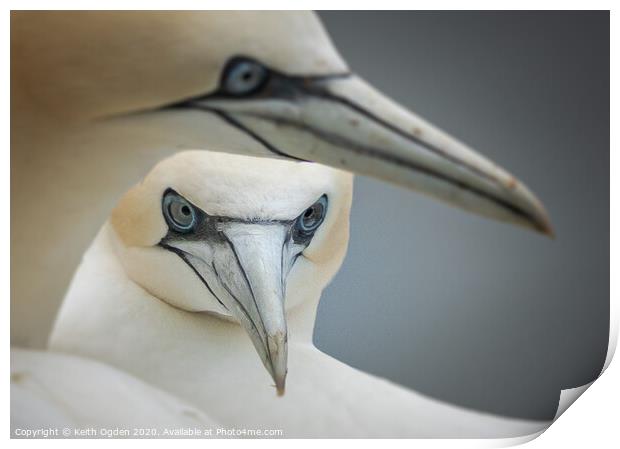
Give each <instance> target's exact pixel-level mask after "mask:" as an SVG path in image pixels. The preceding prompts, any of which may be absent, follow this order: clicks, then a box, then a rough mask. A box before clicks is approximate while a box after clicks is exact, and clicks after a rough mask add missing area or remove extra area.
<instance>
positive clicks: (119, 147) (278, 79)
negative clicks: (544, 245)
mask: <svg viewBox="0 0 620 449" xmlns="http://www.w3.org/2000/svg"><path fill="white" fill-rule="evenodd" d="M386 70H392V68H389V67H386ZM181 149H209V150H212V151H222V152H232V153H241V154H247V155H255V156H264V157H271V158H283V159H287V160H293V161H302V160H309V161H317V162H320V163H323V164H326V165H330V166H334V167H336V168H340V169H343V170H347V171H351V172H355V173H362V174H366V175H371V176H375V177H377V178H380V179H383V180H386V181H389V182H392V183H397V184H399V185H403V186H405V187H408V188H412V189H415V190H417V191H420V192H422V193H426V194H430V195H433V196H435V197H437V198H439V199H441V200H445V201H448V202H450V203H452V204H455V205H458V206H460V207H462V208H464V209H468V210H470V211H473V212H476V213H480V214H483V215H486V216H490V217H493V218H496V219H500V220H504V221H510V222H513V223H517V224H520V225H524V226H528V227H531V228H534V229H537V230H539V231H542V232H545V233H550V232H551V227H550V224H549V220H548V218H547V215H546V213H545V211H544V208H543V207H542V205H541V203H540V202H539V201H538V200H537V199H536V197H535V196H534V195H533V194H532V193H531V192H530V191H529V190H528V189H527V188H526V187H525V186H524V185H523V184H522V183H520V182H519V181H518V180H517V179H516V178H515V177H513V176H512V175H510V174H509V173H508V172H506V171H505V170H503V169H501V168H500V167H498V166H496V165H495V164H493V163H492V162H490V161H489V160H487V159H486V158H484V157H482V156H480V155H479V154H477V153H476V152H474V151H473V150H471V149H470V148H468V147H467V146H466V145H464V144H462V143H460V142H458V141H457V140H456V139H454V138H452V137H450V136H449V135H447V134H446V133H444V132H442V131H440V130H439V129H437V128H435V127H434V126H432V125H430V124H429V123H427V122H425V121H424V120H422V119H421V118H419V117H417V116H416V115H415V114H413V113H411V112H409V111H407V110H406V109H404V108H402V107H401V106H399V105H398V104H396V103H394V102H393V101H391V100H390V99H388V98H386V97H385V96H383V95H382V94H381V93H379V92H377V91H376V90H375V89H373V88H372V87H371V86H370V85H369V84H367V83H366V82H365V81H364V80H362V79H361V78H360V77H358V76H356V75H355V74H354V73H353V72H352V71H351V69H350V68H349V67H348V66H347V64H346V63H345V62H344V60H343V59H342V58H341V56H340V55H339V54H338V52H337V51H336V50H335V48H334V47H333V45H332V43H331V41H330V39H329V37H328V35H327V33H326V32H325V30H324V29H323V27H322V25H321V23H320V21H319V20H318V18H317V17H316V16H315V15H314V14H312V13H309V12H248V11H217V12H213V11H208V12H195V11H192V12H147V11H144V12H111V11H105V12H102V11H97V12H67V11H58V12H49V11H47V12H13V13H12V14H11V230H12V232H11V289H12V301H11V315H12V321H11V323H12V341H13V343H14V344H22V345H29V346H41V345H42V344H43V342H44V341H45V339H46V337H47V334H48V330H49V328H50V326H51V322H52V317H53V316H54V314H55V311H56V309H57V306H58V304H59V303H60V301H61V298H62V296H63V294H64V292H65V291H66V287H67V285H68V284H69V281H70V278H71V274H72V273H73V271H74V269H75V267H76V266H77V265H78V262H79V259H80V257H81V255H82V253H83V251H84V250H85V249H86V247H87V246H88V243H89V242H90V241H91V239H92V238H93V237H94V235H95V234H96V231H97V229H98V227H99V225H100V223H102V222H103V221H104V220H105V218H106V217H107V215H108V214H109V211H110V210H111V208H112V206H113V204H114V201H115V199H116V198H118V196H120V195H121V194H122V193H123V192H124V191H125V190H126V189H127V188H129V187H130V186H131V185H132V184H133V183H134V182H135V181H136V180H137V179H139V178H140V177H141V176H143V174H144V173H145V172H146V170H147V169H148V168H149V167H150V166H152V165H153V164H154V163H155V162H157V161H159V160H161V159H162V158H163V157H165V156H167V155H170V154H172V153H174V152H175V151H179V150H181ZM43 224H44V227H43Z"/></svg>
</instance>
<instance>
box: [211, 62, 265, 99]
mask: <svg viewBox="0 0 620 449" xmlns="http://www.w3.org/2000/svg"><path fill="white" fill-rule="evenodd" d="M268 76H269V71H268V70H267V69H266V68H265V67H264V66H263V65H262V64H260V63H259V62H257V61H254V60H252V59H248V58H241V57H237V58H233V59H232V60H230V61H229V62H228V64H227V65H226V68H225V69H224V73H223V75H222V80H221V82H220V88H221V89H222V91H223V92H225V93H226V94H228V95H233V96H235V97H243V96H247V95H251V94H253V93H255V92H256V91H258V90H259V89H260V88H261V87H263V86H264V85H265V83H266V82H267V78H268Z"/></svg>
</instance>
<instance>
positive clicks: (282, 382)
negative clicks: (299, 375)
mask: <svg viewBox="0 0 620 449" xmlns="http://www.w3.org/2000/svg"><path fill="white" fill-rule="evenodd" d="M275 387H276V394H277V396H278V397H282V396H284V393H285V392H286V377H282V378H278V379H276V385H275Z"/></svg>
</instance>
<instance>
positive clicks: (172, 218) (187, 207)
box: [163, 192, 196, 233]
mask: <svg viewBox="0 0 620 449" xmlns="http://www.w3.org/2000/svg"><path fill="white" fill-rule="evenodd" d="M163 211H164V217H166V221H167V222H168V226H170V228H172V229H173V230H175V231H177V232H183V233H185V232H189V231H191V230H192V229H193V228H194V226H195V224H196V210H195V209H194V206H192V205H191V204H190V203H189V201H187V200H186V199H185V198H183V197H182V196H181V195H179V194H178V193H176V192H168V193H166V195H165V196H164V201H163Z"/></svg>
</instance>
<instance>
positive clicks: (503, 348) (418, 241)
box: [315, 11, 609, 419]
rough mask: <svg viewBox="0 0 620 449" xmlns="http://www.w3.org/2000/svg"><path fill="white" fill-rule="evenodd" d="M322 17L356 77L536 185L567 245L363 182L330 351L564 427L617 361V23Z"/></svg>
mask: <svg viewBox="0 0 620 449" xmlns="http://www.w3.org/2000/svg"><path fill="white" fill-rule="evenodd" d="M320 15H321V17H322V19H323V21H324V23H325V25H326V27H327V29H328V31H329V32H330V34H331V36H332V38H333V40H334V42H335V43H336V46H337V47H338V48H339V50H340V52H341V53H342V55H343V56H344V57H345V59H346V60H347V61H348V62H349V63H350V65H351V68H352V69H353V70H354V71H355V72H357V73H358V74H360V75H361V76H363V77H364V78H366V79H367V80H369V81H371V82H372V84H374V85H375V86H376V87H378V88H379V89H380V90H382V91H383V92H385V93H387V94H389V95H390V96H391V97H392V98H394V99H396V100H398V102H400V103H401V104H403V105H405V106H408V107H410V108H411V109H413V110H414V111H416V112H417V113H419V114H420V115H422V116H423V117H425V118H427V119H428V120H430V121H431V122H433V123H435V124H436V125H438V126H440V127H441V128H443V129H445V130H447V131H448V132H450V133H451V134H453V135H454V136H456V137H457V138H459V139H461V140H463V141H464V142H466V143H468V144H470V145H471V146H472V147H473V148H475V149H477V150H478V151H480V152H481V153H483V154H485V155H487V156H489V157H490V158H491V159H492V160H494V161H496V162H498V163H499V164H500V165H502V166H504V167H506V168H507V169H508V170H509V171H511V172H513V173H514V174H515V175H517V176H518V177H519V178H520V179H521V180H522V181H523V182H525V183H526V184H527V185H528V186H529V187H530V188H531V189H532V190H533V191H535V192H536V193H537V195H538V196H539V197H540V198H541V199H542V201H543V202H544V203H545V205H546V206H547V209H548V211H549V213H550V215H551V218H552V221H553V224H554V227H555V230H556V234H557V237H556V239H555V240H551V239H548V238H545V237H542V236H540V235H537V234H535V233H533V232H528V231H526V230H522V229H519V228H515V227H511V226H508V225H504V224H500V223H497V222H492V221H488V220H485V219H483V218H479V217H476V216H473V215H470V214H467V213H465V212H462V211H460V210H457V209H451V208H449V207H447V206H445V205H443V204H439V203H436V202H434V201H432V200H430V199H428V198H426V197H422V196H421V195H417V194H415V193H412V192H407V191H405V190H402V189H399V188H395V187H392V186H390V185H387V184H384V183H381V182H378V181H374V180H371V179H368V178H363V177H358V178H357V181H356V186H355V187H356V192H355V197H354V198H355V199H354V204H353V213H352V221H351V245H350V250H349V254H348V256H347V259H346V261H345V263H344V266H343V269H342V270H341V272H340V273H339V275H338V276H337V278H336V279H335V280H334V282H333V283H332V284H331V285H330V286H329V287H328V288H327V290H326V292H325V294H324V296H323V299H322V301H321V304H320V307H319V312H318V320H317V324H316V332H315V343H316V344H317V346H318V347H319V348H320V349H321V350H323V351H325V352H327V353H328V354H331V355H333V356H335V357H337V358H338V359H340V360H342V361H344V362H346V363H348V364H350V365H352V366H355V367H357V368H360V369H362V370H364V371H367V372H370V373H373V374H376V375H379V376H382V377H386V378H388V379H391V380H393V381H395V382H397V383H399V384H402V385H405V386H408V387H410V388H413V389H415V390H417V391H419V392H421V393H424V394H426V395H429V396H433V397H436V398H439V399H443V400H447V401H450V402H454V403H457V404H460V405H463V406H467V407H471V408H475V409H479V410H485V411H490V412H494V413H499V414H504V415H509V416H515V417H523V418H535V419H548V418H552V417H553V416H554V415H555V411H556V407H557V403H558V399H559V394H560V389H564V388H571V387H575V386H578V385H582V384H584V383H586V382H589V381H591V380H593V379H594V378H595V377H596V376H597V375H598V373H599V371H600V369H601V368H602V365H603V362H604V360H605V355H606V351H607V341H608V326H609V14H608V13H607V12H400V11H399V12H350V11H347V12H322V13H320Z"/></svg>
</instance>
